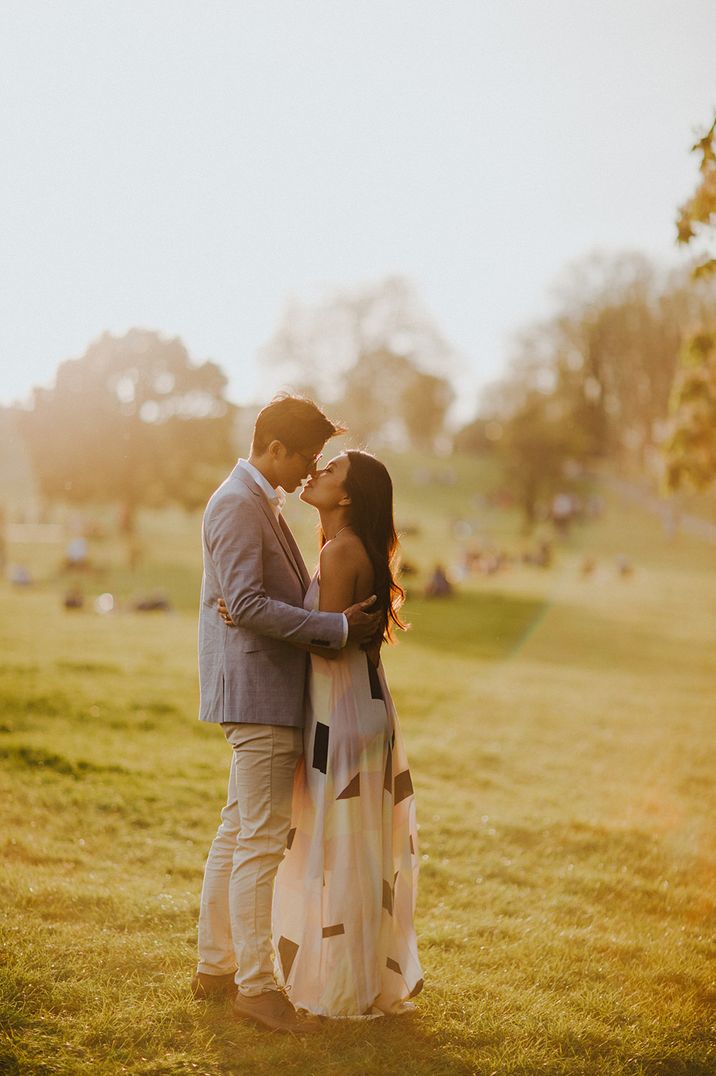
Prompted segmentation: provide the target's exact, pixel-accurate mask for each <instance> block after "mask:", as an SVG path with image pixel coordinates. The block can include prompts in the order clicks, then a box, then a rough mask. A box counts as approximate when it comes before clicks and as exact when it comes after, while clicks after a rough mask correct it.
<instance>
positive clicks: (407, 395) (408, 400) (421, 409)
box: [401, 370, 455, 451]
mask: <svg viewBox="0 0 716 1076" xmlns="http://www.w3.org/2000/svg"><path fill="white" fill-rule="evenodd" d="M454 398H455V393H454V392H453V389H452V386H451V384H450V382H449V381H448V380H447V379H446V378H444V377H437V376H436V375H435V374H426V373H423V371H422V370H414V371H413V374H412V377H410V378H409V380H408V383H407V384H406V386H405V388H404V389H403V396H402V401H401V403H402V408H401V410H402V413H403V421H404V423H405V430H406V433H407V435H408V438H409V440H410V442H411V443H412V444H413V445H415V446H416V448H421V449H423V450H424V451H431V450H432V449H433V448H434V447H435V444H436V442H437V440H438V438H439V436H440V434H441V433H442V432H443V430H444V428H445V416H446V414H447V411H448V408H449V407H450V404H451V403H452V402H453V400H454Z"/></svg>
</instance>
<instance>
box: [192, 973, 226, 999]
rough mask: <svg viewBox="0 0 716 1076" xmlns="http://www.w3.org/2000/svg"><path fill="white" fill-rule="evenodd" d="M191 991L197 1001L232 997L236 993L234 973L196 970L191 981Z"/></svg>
mask: <svg viewBox="0 0 716 1076" xmlns="http://www.w3.org/2000/svg"><path fill="white" fill-rule="evenodd" d="M191 992H192V994H193V995H194V997H195V998H196V1000H197V1001H206V999H207V998H222V997H233V996H234V994H235V993H236V983H235V982H234V973H233V971H231V972H229V973H228V975H209V974H208V973H207V972H205V971H197V972H196V973H195V975H194V978H193V979H192V981H191Z"/></svg>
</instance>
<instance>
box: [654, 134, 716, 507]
mask: <svg viewBox="0 0 716 1076" xmlns="http://www.w3.org/2000/svg"><path fill="white" fill-rule="evenodd" d="M715 140H716V118H715V119H714V122H713V123H712V124H711V127H710V128H709V130H708V131H707V132H706V134H704V135H703V137H702V138H700V139H699V140H698V142H697V143H696V144H695V145H694V146H693V147H692V149H693V152H695V153H698V154H699V155H700V157H701V161H700V163H699V172H700V176H701V178H700V180H699V183H698V185H697V187H696V190H695V191H694V193H693V195H692V196H691V198H689V200H688V201H687V202H686V203H685V204H684V205H683V206H682V207H681V209H680V210H679V216H678V219H677V235H678V241H679V242H680V243H685V244H688V243H691V242H692V241H693V240H694V239H696V238H697V237H699V238H705V239H707V240H710V241H711V242H712V243H713V241H714V238H715V236H716V228H715V227H714V225H715V224H716V149H715V148H714V141H715ZM714 273H716V258H714V257H712V256H711V255H710V254H708V253H702V254H701V255H699V256H698V258H697V260H696V263H695V266H694V269H693V275H694V277H695V278H697V279H700V278H710V277H713V274H714ZM664 447H665V454H666V485H667V488H668V489H670V490H672V491H676V490H679V489H682V488H683V487H685V486H692V487H694V488H696V489H698V490H705V489H707V488H709V487H710V486H711V485H713V483H714V482H716V332H714V331H713V319H711V321H710V324H709V323H707V322H706V321H705V320H702V321H701V324H700V327H699V331H698V332H697V333H696V335H694V336H692V337H691V339H690V340H688V341H687V342H686V344H685V345H684V347H683V350H682V353H681V360H680V363H679V368H678V370H677V372H676V376H675V379H674V384H673V390H672V394H671V433H670V436H669V438H668V440H667V441H666V444H665V446H664Z"/></svg>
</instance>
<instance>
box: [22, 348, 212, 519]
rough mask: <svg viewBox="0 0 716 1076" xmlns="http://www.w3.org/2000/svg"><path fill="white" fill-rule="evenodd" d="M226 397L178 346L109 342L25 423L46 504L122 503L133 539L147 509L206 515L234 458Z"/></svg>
mask: <svg viewBox="0 0 716 1076" xmlns="http://www.w3.org/2000/svg"><path fill="white" fill-rule="evenodd" d="M225 388H226V378H225V376H224V374H223V373H222V371H221V369H220V368H219V367H218V366H217V365H216V364H215V363H213V362H205V363H203V364H201V365H194V364H193V363H192V362H191V360H190V358H189V355H188V353H187V350H186V348H185V346H184V344H183V343H182V342H181V340H179V339H178V338H174V339H167V338H165V337H162V336H161V335H160V334H159V333H156V332H152V331H148V330H141V329H132V330H130V332H128V333H126V335H125V336H121V337H116V336H112V335H110V334H109V333H104V334H103V335H102V336H101V337H99V338H98V339H97V340H95V341H94V342H93V343H92V344H90V346H89V347H88V349H87V351H86V352H85V354H84V355H83V356H82V357H81V358H79V359H69V360H67V361H66V362H63V363H62V364H61V365H60V366H59V368H58V371H57V377H56V382H55V385H54V387H53V388H51V389H36V390H35V393H34V398H33V406H32V409H31V410H29V411H27V412H26V413H25V414H24V416H23V426H24V434H25V438H26V441H27V444H28V448H29V451H30V454H31V457H32V460H33V465H34V468H35V472H36V475H37V478H38V481H39V483H40V487H41V489H42V491H43V493H44V495H45V496H46V497H48V498H49V499H61V500H67V501H70V502H72V503H76V504H81V503H88V502H105V503H107V502H114V503H120V504H121V505H122V509H123V512H122V516H123V524H124V529H125V530H126V531H127V532H131V530H132V529H133V526H134V520H135V515H136V510H137V508H138V507H139V506H140V505H161V504H164V503H166V502H168V501H174V502H177V503H179V504H181V505H183V506H184V507H186V508H195V507H198V506H199V505H200V504H201V503H202V502H203V501H204V499H205V498H206V496H207V495H208V494H209V493H210V492H211V489H212V488H213V485H214V484H215V479H216V471H217V469H218V468H219V467H221V466H223V465H226V463H227V462H228V461H230V460H231V459H232V456H233V452H232V445H231V426H232V413H231V412H232V408H231V405H230V404H229V403H228V402H227V400H226V399H225V396H224V391H225Z"/></svg>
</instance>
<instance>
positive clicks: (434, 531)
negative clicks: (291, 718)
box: [0, 464, 716, 1076]
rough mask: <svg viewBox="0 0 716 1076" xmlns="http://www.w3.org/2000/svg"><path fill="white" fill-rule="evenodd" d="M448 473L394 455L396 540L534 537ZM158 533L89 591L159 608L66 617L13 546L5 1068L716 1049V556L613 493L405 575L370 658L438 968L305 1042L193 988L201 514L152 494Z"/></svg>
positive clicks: (503, 1062) (654, 1066)
mask: <svg viewBox="0 0 716 1076" xmlns="http://www.w3.org/2000/svg"><path fill="white" fill-rule="evenodd" d="M438 470H439V468H438V467H437V465H436V471H435V473H434V474H433V475H432V476H426V475H425V474H420V475H416V474H408V473H407V472H406V473H405V474H404V475H402V477H401V478H399V482H398V485H399V487H400V489H401V491H402V494H401V499H400V501H399V515H400V517H401V519H402V521H403V522H404V524H405V525H413V524H415V523H416V521H420V523H421V529H420V531H419V532H418V533H414V534H412V535H411V536H410V537H409V538H408V540H407V542H406V547H407V553H408V555H409V556H410V558H411V559H413V560H414V561H416V563H418V564H419V565H420V566H421V567H422V568H423V569H424V570H425V569H427V568H428V567H429V565H430V563H432V561H434V560H435V559H437V557H438V552H439V557H440V559H442V560H445V561H446V562H447V563H448V564H449V563H450V562H451V561H452V560H453V559H454V557H455V555H456V552H457V548H458V545H459V540H458V538H456V537H455V534H456V529H455V523H456V521H460V520H462V521H463V522H464V521H467V522H472V525H473V526H474V527H475V528H479V529H481V532H482V536H483V537H486V538H489V537H492V538H494V540H495V541H496V542H498V543H499V544H505V543H509V544H511V546H512V548H514V549H517V548H518V547H519V545H520V539H519V538H518V537H517V536H516V530H515V520H514V519H513V518H511V517H510V516H509V515H508V514H500V513H497V512H495V511H492V510H489V509H487V508H485V507H484V504H483V503H482V502H481V501H480V500H479V499H478V500H475V499H474V497H475V495H479V491H480V488H482V486H483V485H484V478H485V476H484V475H480V474H479V473H477V474H476V473H473V471H472V470H471V469H470V468H469V467H468V465H466V464H465V465H462V464H461V465H459V466H458V469H457V472H456V475H455V476H454V477H456V479H457V481H456V482H455V483H454V484H451V483H450V482H448V481H446V480H445V477H444V475H442V476H441V475H439V474H438V473H437V471H438ZM302 511H303V509H302V508H301V506H293V507H292V508H291V512H292V513H293V515H294V517H295V518H299V517H300V514H301V512H302ZM309 519H310V517H308V516H305V517H304V518H303V521H302V522H301V524H300V526H299V530H300V531H301V535H302V539H303V543H304V546H305V547H306V548H308V547H310V542H311V537H310V529H311V525H310V522H309ZM143 538H144V542H145V561H144V564H143V566H142V567H141V569H140V571H139V574H138V575H137V574H135V575H134V576H132V577H130V576H129V575H128V574H127V573H126V571H125V570H124V569H122V568H121V567H119V566H118V558H119V555H120V554H119V551H118V550H117V549H115V548H114V546H113V545H112V544H111V543H107V544H105V546H103V547H100V548H98V549H97V550H95V551H93V555H94V556H95V557H96V559H98V560H102V559H103V560H104V561H105V564H104V571H103V573H102V574H101V575H98V576H97V577H96V578H94V579H93V580H92V582H91V587H93V588H95V589H97V590H100V589H101V590H104V589H112V590H114V591H116V592H117V593H119V594H120V595H125V596H126V595H128V594H130V593H132V592H133V591H137V590H141V589H143V588H146V587H148V586H150V585H157V584H158V585H161V586H163V587H164V588H165V589H167V590H168V591H169V593H170V594H171V597H172V600H173V602H174V605H175V607H176V609H177V611H176V612H175V613H173V614H169V615H163V614H154V615H146V614H145V615H142V614H137V613H131V612H119V613H118V614H117V615H114V616H108V617H100V616H98V615H96V614H94V613H92V612H82V613H66V612H65V611H64V610H62V609H61V607H60V601H59V594H60V591H61V589H62V587H63V586H64V585H65V581H64V580H63V579H61V578H58V577H57V575H56V571H55V568H56V565H55V564H54V561H53V556H52V555H51V551H48V550H44V551H43V550H39V549H38V550H34V551H33V550H30V551H24V553H26V554H27V555H28V556H30V557H31V558H35V559H34V560H33V564H34V565H35V566H36V574H37V575H38V577H39V581H38V583H37V585H36V586H35V587H34V588H32V589H30V590H28V591H24V592H17V591H11V590H10V589H9V587H7V585H3V589H1V590H0V602H1V609H2V613H1V615H0V663H1V664H2V679H1V681H0V706H1V712H0V789H1V799H0V853H1V856H2V876H1V892H0V898H1V899H0V919H1V923H2V926H1V935H0V937H1V941H0V944H1V945H2V967H1V968H0V1023H1V1026H2V1039H1V1040H0V1072H2V1073H38V1074H39V1073H47V1074H50V1073H52V1074H55V1073H58V1074H60V1073H63V1074H68V1076H70V1074H71V1076H75V1074H85V1073H87V1074H89V1073H95V1074H109V1073H122V1072H125V1073H132V1074H135V1073H136V1074H153V1076H159V1074H166V1076H176V1074H207V1076H209V1074H210V1076H218V1074H225V1076H228V1074H232V1073H233V1074H239V1073H240V1074H253V1073H273V1072H277V1071H282V1072H285V1073H307V1074H308V1073H311V1074H312V1073H316V1074H318V1073H320V1074H324V1073H325V1074H328V1073H330V1074H336V1076H338V1074H341V1076H343V1074H346V1073H356V1074H357V1073H376V1074H377V1073H380V1074H396V1076H397V1074H401V1076H403V1074H406V1073H410V1074H413V1073H418V1074H441V1073H444V1074H449V1073H455V1074H457V1073H479V1074H483V1073H484V1074H491V1073H499V1074H502V1073H523V1074H531V1073H555V1074H557V1073H560V1074H564V1076H572V1074H575V1076H576V1074H582V1073H598V1074H608V1073H630V1074H635V1076H637V1074H647V1073H648V1074H652V1073H653V1074H656V1073H660V1074H661V1073H675V1074H697V1073H698V1074H706V1073H714V1072H715V1071H716V1045H715V1039H716V1021H715V1020H714V1010H715V1008H716V1006H715V1004H714V1003H715V1002H716V982H715V979H716V975H715V972H714V955H715V954H714V943H713V938H714V923H715V921H716V915H715V905H716V848H715V847H714V821H715V819H716V792H715V791H714V773H716V747H715V742H714V710H715V708H716V707H715V704H714V697H715V696H716V647H714V618H715V615H716V572H715V571H714V569H715V568H716V550H714V549H713V548H709V547H707V546H705V545H702V544H699V543H697V542H695V541H692V540H686V539H679V540H678V541H677V542H675V543H673V544H669V543H667V541H666V540H665V539H664V538H663V536H662V535H661V534H660V532H659V531H658V530H657V529H656V524H655V523H654V521H653V520H651V519H649V518H648V517H646V516H643V515H641V514H640V513H639V512H637V511H635V510H628V511H627V510H622V509H618V508H617V506H616V505H610V507H609V511H608V512H607V514H606V516H605V518H604V519H603V520H602V521H600V522H598V523H595V524H591V525H590V526H589V527H588V528H586V527H585V528H582V529H580V530H579V531H577V532H575V534H574V535H573V536H571V537H570V539H569V541H568V542H567V543H565V544H564V545H563V546H561V547H559V549H558V551H557V556H556V560H555V564H554V566H553V567H552V568H551V569H550V570H547V571H540V570H538V569H530V568H527V567H522V566H515V567H514V568H512V569H511V570H510V571H508V572H506V573H504V574H500V575H496V576H492V577H490V578H479V579H473V580H471V581H470V583H469V584H467V583H466V584H464V585H463V587H462V588H461V591H460V594H459V596H458V597H457V598H455V599H454V600H453V601H451V602H445V603H442V604H441V603H427V602H425V601H422V600H420V599H419V598H418V597H417V590H418V587H417V585H416V586H414V587H413V590H414V591H415V592H416V593H415V595H414V596H413V597H412V598H411V601H410V603H409V610H408V613H409V618H410V620H411V622H412V625H413V628H412V631H411V632H410V633H409V634H408V636H407V637H406V638H405V639H404V640H403V641H402V642H401V645H400V646H398V647H396V648H395V649H393V650H391V651H390V652H389V653H388V654H387V655H386V656H385V662H386V668H387V671H388V677H389V680H390V682H391V686H392V688H393V692H394V695H395V698H396V702H397V704H398V708H399V712H400V714H401V719H402V723H403V728H404V731H405V734H406V738H407V740H408V746H409V751H410V756H411V767H412V769H413V773H414V782H415V786H416V790H417V796H418V809H419V821H420V824H421V829H420V837H421V854H422V875H421V889H420V899H419V908H418V930H419V936H420V939H421V955H422V961H423V967H424V971H425V980H426V986H425V990H424V992H423V994H422V995H421V996H420V998H419V999H418V1011H417V1012H416V1013H415V1014H414V1015H412V1016H409V1017H402V1018H397V1019H385V1020H380V1021H373V1022H369V1023H368V1024H365V1025H363V1024H359V1025H355V1024H350V1025H343V1024H340V1025H338V1026H328V1027H326V1028H325V1030H323V1031H322V1032H321V1033H320V1034H319V1035H317V1036H313V1037H312V1038H311V1039H310V1041H306V1042H303V1041H297V1040H294V1039H293V1038H290V1037H289V1038H281V1037H278V1036H271V1035H268V1034H263V1033H262V1032H260V1031H258V1030H254V1029H253V1028H252V1027H249V1026H245V1025H242V1024H238V1023H235V1022H232V1021H231V1019H230V1017H229V1013H228V1010H227V1008H226V1007H225V1006H224V1005H222V1004H219V1005H216V1004H213V1005H209V1006H206V1005H199V1004H197V1003H195V1002H193V1001H192V999H191V997H190V995H189V992H188V981H189V978H190V976H191V973H192V970H193V965H194V960H195V927H196V918H197V911H198V899H199V889H200V885H201V875H202V868H203V860H204V856H205V853H206V850H207V847H208V844H209V842H210V840H211V837H212V835H213V832H214V829H215V826H216V823H217V817H218V811H219V809H220V807H221V805H222V803H223V796H224V791H225V782H226V771H227V767H228V757H227V748H226V746H225V744H224V742H223V738H222V737H221V735H220V734H219V733H218V732H217V730H216V729H215V728H210V727H206V726H203V725H200V724H199V723H198V722H197V721H196V706H197V684H196V675H195V633H196V622H195V615H194V612H193V610H194V608H195V605H196V597H197V568H198V557H199V551H198V539H197V521H196V519H185V518H184V517H182V516H181V515H179V514H177V515H172V514H165V515H163V516H155V517H150V516H147V517H145V519H144V521H143ZM585 552H589V553H590V554H591V555H593V556H594V557H595V558H596V559H597V566H596V569H595V571H594V572H593V573H592V575H591V576H590V577H589V578H582V575H581V573H580V562H581V560H582V557H583V555H584V553H585ZM620 552H625V553H627V554H628V555H629V556H631V557H632V559H633V561H634V565H635V572H634V575H633V577H632V578H630V579H622V578H619V576H618V574H617V572H616V570H615V567H614V558H615V557H616V555H617V554H618V553H620ZM17 554H18V551H17V550H11V555H14V556H16V555H17Z"/></svg>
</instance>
